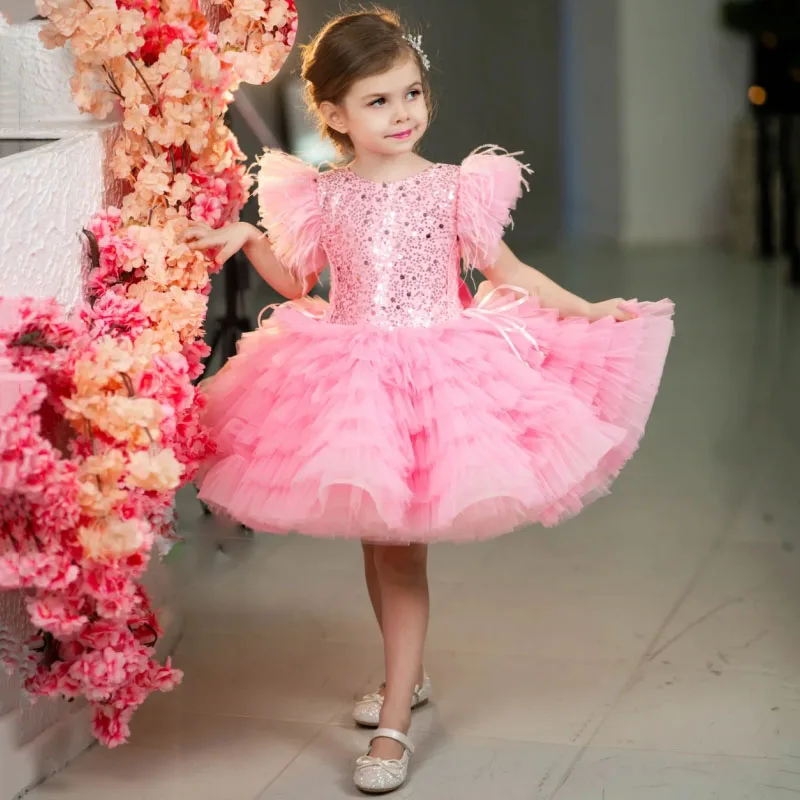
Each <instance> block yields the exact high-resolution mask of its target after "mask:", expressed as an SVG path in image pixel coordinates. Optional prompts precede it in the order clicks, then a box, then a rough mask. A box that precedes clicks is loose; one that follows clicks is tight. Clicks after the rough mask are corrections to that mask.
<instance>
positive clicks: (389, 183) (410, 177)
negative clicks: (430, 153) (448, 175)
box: [344, 164, 440, 186]
mask: <svg viewBox="0 0 800 800" xmlns="http://www.w3.org/2000/svg"><path fill="white" fill-rule="evenodd" d="M439 166H440V165H439V164H428V166H427V167H425V169H421V170H420V171H419V172H415V173H414V174H413V175H407V176H406V177H405V178H397V179H396V180H393V181H376V180H372V178H365V177H363V176H362V175H359V174H358V173H357V172H355V171H354V170H352V169H351V168H350V167H344V171H345V172H347V173H348V174H350V175H352V176H353V177H354V178H355V179H356V180H359V181H361V182H362V183H369V184H371V185H372V186H397V185H399V184H401V183H408V181H413V180H414V179H415V178H421V177H422V176H423V175H427V174H428V173H429V172H432V171H433V170H435V169H437V168H438V167H439Z"/></svg>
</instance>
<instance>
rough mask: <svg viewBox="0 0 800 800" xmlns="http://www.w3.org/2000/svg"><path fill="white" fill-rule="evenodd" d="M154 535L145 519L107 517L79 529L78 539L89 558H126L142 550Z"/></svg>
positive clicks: (102, 559) (99, 559)
mask: <svg viewBox="0 0 800 800" xmlns="http://www.w3.org/2000/svg"><path fill="white" fill-rule="evenodd" d="M151 537H152V532H151V530H150V526H149V525H148V524H147V522H145V521H144V520H137V519H129V520H122V519H120V518H119V517H113V516H112V517H107V518H105V519H102V520H97V521H95V522H93V523H92V524H91V525H85V526H82V527H80V528H79V529H78V541H79V542H80V543H81V545H82V546H83V550H84V553H85V554H86V557H87V558H90V559H93V560H95V561H104V560H107V559H120V558H124V557H125V556H127V555H130V554H131V553H136V552H137V551H139V550H141V549H142V548H143V547H144V546H145V544H146V543H147V541H148V539H150V538H151Z"/></svg>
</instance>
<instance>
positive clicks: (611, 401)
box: [198, 299, 673, 543]
mask: <svg viewBox="0 0 800 800" xmlns="http://www.w3.org/2000/svg"><path fill="white" fill-rule="evenodd" d="M631 310H632V311H633V312H634V313H635V314H636V315H637V316H636V318H635V319H633V320H630V321H627V322H615V321H614V320H612V319H610V318H609V319H604V320H600V321H598V322H594V323H589V322H588V321H586V320H584V319H579V318H570V319H559V318H558V316H557V315H556V313H555V312H551V311H547V310H543V309H540V308H539V307H538V305H537V303H536V302H535V300H532V299H531V300H527V301H526V302H524V303H522V304H520V305H518V306H517V307H516V308H514V309H513V311H506V312H504V313H503V314H502V315H501V316H500V317H493V316H492V315H487V314H482V313H477V314H471V313H470V312H469V311H467V312H465V314H464V316H462V317H460V318H459V319H456V320H454V321H453V322H451V323H447V324H444V325H440V326H437V327H434V328H404V329H396V330H381V329H379V328H376V327H374V326H371V325H368V324H364V325H361V326H342V325H335V324H331V323H328V322H325V321H324V320H321V319H315V318H313V315H312V314H309V313H308V311H307V310H305V309H304V308H303V307H302V306H301V307H299V308H293V307H291V306H286V307H282V308H281V309H279V310H278V311H277V312H276V313H275V314H274V315H273V317H272V319H270V320H269V321H268V322H267V323H266V324H264V325H263V326H261V327H260V328H259V329H258V330H256V331H255V332H253V333H249V334H246V335H245V336H244V337H243V339H242V341H241V343H240V347H239V353H238V355H237V356H236V357H235V358H233V359H231V360H230V361H229V362H228V364H227V365H226V366H225V367H224V368H223V369H222V370H221V371H220V372H219V373H217V374H216V375H215V376H214V377H212V378H211V379H209V380H208V381H206V382H205V383H204V384H203V389H204V392H205V394H206V396H207V399H208V406H207V410H206V417H205V422H206V424H207V425H208V426H209V427H210V430H211V434H212V436H213V438H214V439H215V441H216V444H217V453H216V455H215V456H214V457H213V458H212V459H210V460H209V462H208V463H207V464H206V465H205V467H204V469H203V470H202V472H201V474H200V477H199V479H198V486H199V496H200V498H201V499H202V500H203V501H204V502H205V503H207V504H208V505H209V506H210V507H211V508H212V509H214V510H215V511H217V512H222V513H225V514H227V515H230V516H232V517H233V518H235V519H237V520H239V521H240V522H242V523H244V524H245V525H248V526H249V527H251V528H253V529H255V530H260V531H269V532H273V533H288V532H292V531H294V532H298V533H303V534H309V535H311V536H320V537H345V538H360V539H366V540H369V541H373V542H386V543H408V542H428V541H444V540H446V541H467V540H474V539H485V538H490V537H493V536H497V535H499V534H502V533H505V532H507V531H510V530H512V529H515V528H518V527H520V526H524V525H529V524H532V523H541V524H543V525H547V526H550V525H555V524H557V523H559V522H561V521H562V520H564V519H565V518H567V517H570V516H571V515H574V514H576V513H577V512H579V511H580V510H581V509H582V508H583V507H584V506H585V505H586V504H587V503H588V502H590V501H591V500H593V499H594V498H596V497H598V496H599V495H601V494H604V493H605V492H607V490H608V488H609V486H610V484H611V482H612V481H613V480H614V478H615V477H616V476H617V475H618V473H619V472H620V470H621V469H622V467H623V465H624V464H625V462H626V461H627V460H628V459H629V458H630V457H631V455H632V454H633V453H634V451H635V450H636V448H637V446H638V443H639V441H640V439H641V437H642V435H643V433H644V429H645V424H646V422H647V419H648V417H649V415H650V411H651V409H652V405H653V402H654V399H655V396H656V393H657V390H658V385H659V382H660V379H661V374H662V370H663V367H664V362H665V359H666V356H667V351H668V348H669V343H670V339H671V337H672V334H673V323H672V314H673V306H672V303H671V302H669V301H667V300H664V301H661V302H658V303H641V304H639V303H632V304H631Z"/></svg>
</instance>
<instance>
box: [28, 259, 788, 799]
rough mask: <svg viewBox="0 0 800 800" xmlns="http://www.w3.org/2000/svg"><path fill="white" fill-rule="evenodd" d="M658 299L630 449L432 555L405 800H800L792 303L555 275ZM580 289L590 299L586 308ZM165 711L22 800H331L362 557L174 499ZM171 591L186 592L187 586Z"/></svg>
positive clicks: (671, 282) (629, 270) (764, 276)
mask: <svg viewBox="0 0 800 800" xmlns="http://www.w3.org/2000/svg"><path fill="white" fill-rule="evenodd" d="M540 263H541V264H543V265H544V267H545V269H547V270H551V271H552V273H553V274H554V275H555V276H556V277H559V278H560V279H561V280H562V281H565V282H566V283H567V284H568V285H569V286H570V287H574V288H576V289H578V290H579V291H583V292H585V293H586V294H588V295H589V296H593V297H596V296H602V295H603V294H617V293H619V294H625V295H638V296H640V297H653V298H656V297H659V296H662V295H670V296H672V297H673V299H675V300H676V302H677V303H678V309H679V313H678V318H677V323H678V336H677V337H676V339H675V342H674V350H673V352H672V355H671V358H670V361H669V364H668V369H667V375H666V378H665V381H664V385H663V391H662V393H661V396H660V399H659V401H658V403H657V406H656V410H655V413H654V416H653V419H652V423H651V426H650V430H649V433H648V437H647V439H646V442H645V444H644V446H643V448H642V450H641V452H640V454H639V455H638V456H637V458H636V459H635V461H634V462H632V464H631V465H630V466H629V468H628V469H627V471H626V472H625V474H624V475H623V477H622V478H621V479H620V481H619V482H618V484H617V489H616V492H615V493H614V494H613V495H612V497H611V498H609V499H607V500H604V501H602V502H600V503H598V504H596V505H595V506H593V507H592V508H591V509H590V510H589V511H587V512H586V513H585V514H584V515H583V516H581V517H580V518H578V519H576V520H574V521H573V522H571V523H569V524H568V525H566V526H564V527H563V528H561V529H558V530H553V531H541V530H534V531H528V532H522V533H518V534H514V535H511V536H508V537H505V538H501V539H498V540H496V541H494V542H491V543H488V544H480V545H466V546H462V547H460V548H455V547H437V548H435V549H434V552H433V558H432V569H431V573H432V584H433V600H434V606H433V621H432V626H431V632H430V649H429V655H428V662H427V663H428V669H429V671H430V672H431V674H432V676H433V679H434V681H435V702H434V703H432V704H431V705H430V706H429V707H427V708H425V709H422V710H420V711H418V712H415V714H416V715H415V718H414V727H413V729H412V734H413V736H414V737H415V738H416V739H417V741H418V744H419V749H418V753H417V755H416V756H415V758H414V759H413V776H412V780H411V782H410V783H409V784H408V785H407V786H406V787H405V788H404V789H403V790H402V791H400V792H398V793H397V794H396V795H395V796H396V797H398V798H414V800H495V799H496V800H539V799H540V798H541V799H542V800H545V799H546V800H604V799H605V800H712V798H715V799H717V798H718V799H719V800H787V798H790V797H792V796H796V795H798V794H800V551H798V549H797V548H798V545H800V522H798V520H800V440H799V438H798V430H799V428H800V425H799V424H798V420H799V419H800V402H799V401H800V377H799V376H800V371H799V370H798V367H799V366H800V295H793V294H792V293H791V292H788V291H786V290H785V289H784V288H783V286H782V283H781V281H780V280H778V279H777V277H776V275H775V272H774V271H770V270H768V269H762V268H761V267H760V266H759V265H753V264H748V263H744V262H741V261H738V260H736V259H732V258H729V257H726V256H721V255H717V254H713V253H708V252H698V251H691V250H686V251H662V252H651V253H631V254H628V255H626V256H624V257H621V256H619V255H617V254H614V253H611V252H609V253H605V254H602V253H594V254H580V253H575V254H563V253H562V254H559V255H556V256H553V257H551V258H545V259H543V261H541V262H540ZM601 289H602V290H603V291H601ZM182 516H183V525H184V529H185V531H186V533H187V537H188V541H187V544H186V545H185V546H184V548H183V551H182V552H179V553H177V554H176V556H175V558H176V561H177V565H176V568H178V569H179V571H180V572H181V574H182V575H184V576H185V577H184V579H183V581H182V583H183V586H184V587H185V591H184V592H183V600H184V607H185V609H186V615H187V625H186V632H185V636H184V638H183V640H182V642H181V644H180V646H179V648H178V652H177V655H176V659H177V663H178V664H179V666H181V667H182V668H184V669H185V671H186V677H185V680H184V683H183V685H182V686H181V687H180V689H179V690H177V691H175V692H174V693H172V694H170V695H164V696H159V697H156V698H153V699H152V700H151V701H150V702H149V703H148V704H147V705H146V706H145V708H144V709H143V710H142V711H141V713H140V714H139V716H138V718H137V719H136V721H135V729H134V735H133V741H132V743H131V744H130V745H129V746H127V747H124V748H120V749H118V750H115V751H110V752H109V751H105V750H103V749H101V748H94V749H92V750H91V751H89V752H88V753H86V754H85V755H84V756H83V757H81V758H80V759H78V760H77V761H76V762H75V763H74V764H73V765H71V766H70V767H69V768H68V769H67V770H65V771H64V772H63V773H61V774H59V775H57V776H55V777H54V778H52V779H51V780H49V781H48V782H47V783H46V784H44V785H43V786H42V787H40V788H39V789H37V790H35V791H34V792H32V793H31V794H30V798H31V800H67V798H70V799H72V798H74V799H75V800H78V799H80V800H110V799H111V798H113V800H134V798H136V800H183V798H186V800H256V799H258V800H337V798H347V797H355V796H356V795H357V793H356V791H355V789H353V788H352V786H351V781H350V774H351V764H352V761H353V759H354V758H355V757H356V756H357V755H359V754H360V753H361V752H362V751H363V750H364V748H365V746H366V742H367V736H366V734H365V733H364V732H361V731H358V730H355V729H354V728H353V727H352V726H351V724H350V723H349V721H348V713H349V708H350V704H351V701H352V699H353V697H354V696H355V695H357V694H358V693H360V692H361V691H362V690H364V689H365V688H367V687H369V686H372V685H374V684H375V683H376V682H377V681H378V680H379V679H380V677H381V654H380V648H379V641H378V637H377V635H376V631H375V626H374V624H373V623H372V620H371V618H370V611H369V606H368V601H367V597H366V593H365V591H364V589H363V587H362V583H361V576H360V564H359V552H358V547H357V546H355V545H352V544H347V543H337V542H317V541H313V540H307V539H301V538H294V537H293V538H288V539H285V538H277V537H269V536H261V537H258V538H256V539H254V540H248V539H247V538H243V537H239V536H237V534H236V531H233V530H229V529H227V530H226V529H223V528H220V527H217V526H214V525H213V524H210V523H208V522H207V521H203V520H202V519H201V517H200V514H199V512H198V509H197V507H196V505H195V504H194V503H193V501H192V498H191V497H190V496H188V495H184V496H183V497H182ZM189 578H192V580H191V581H190V580H189Z"/></svg>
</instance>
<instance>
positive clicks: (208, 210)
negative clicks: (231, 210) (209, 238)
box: [191, 192, 222, 228]
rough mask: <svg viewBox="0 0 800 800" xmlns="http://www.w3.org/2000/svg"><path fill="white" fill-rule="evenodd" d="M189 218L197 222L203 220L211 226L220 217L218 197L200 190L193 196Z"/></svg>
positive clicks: (220, 209) (220, 205)
mask: <svg viewBox="0 0 800 800" xmlns="http://www.w3.org/2000/svg"><path fill="white" fill-rule="evenodd" d="M191 218H192V219H193V220H197V221H198V222H205V223H206V224H207V225H210V226H211V227H212V228H213V227H214V226H216V225H217V223H219V221H220V220H221V219H222V202H221V201H220V199H219V197H214V196H213V195H209V194H206V193H205V192H200V193H199V194H196V195H195V197H194V202H193V203H192V211H191Z"/></svg>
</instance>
